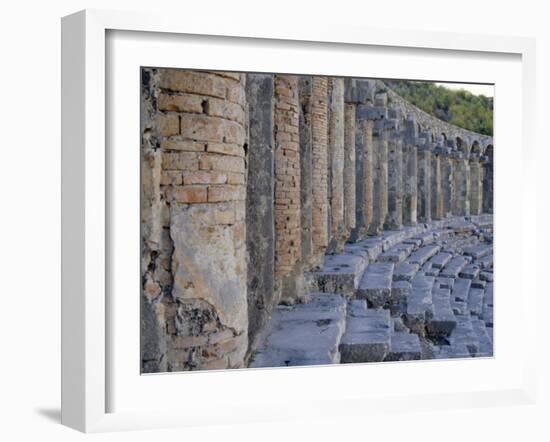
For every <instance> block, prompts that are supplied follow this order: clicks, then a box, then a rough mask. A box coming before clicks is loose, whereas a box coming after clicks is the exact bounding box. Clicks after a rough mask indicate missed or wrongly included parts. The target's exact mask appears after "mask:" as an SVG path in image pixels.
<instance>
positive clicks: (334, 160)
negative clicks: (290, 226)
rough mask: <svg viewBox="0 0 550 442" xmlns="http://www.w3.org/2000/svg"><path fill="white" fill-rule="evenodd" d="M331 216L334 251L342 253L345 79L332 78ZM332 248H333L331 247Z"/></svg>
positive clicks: (343, 239)
mask: <svg viewBox="0 0 550 442" xmlns="http://www.w3.org/2000/svg"><path fill="white" fill-rule="evenodd" d="M329 92H330V113H329V152H330V166H329V167H330V183H331V192H330V214H331V228H330V231H331V234H332V240H333V242H334V250H335V251H342V250H343V246H344V241H345V229H344V156H345V155H344V79H343V78H330V89H329ZM331 248H332V247H331Z"/></svg>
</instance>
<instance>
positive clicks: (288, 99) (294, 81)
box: [274, 75, 302, 302]
mask: <svg viewBox="0 0 550 442" xmlns="http://www.w3.org/2000/svg"><path fill="white" fill-rule="evenodd" d="M274 119H275V127H274V131H275V279H276V283H277V286H278V289H280V290H281V297H282V298H281V299H283V300H285V301H287V302H293V301H294V300H295V299H296V298H298V297H300V296H301V293H300V292H301V284H300V283H301V273H302V272H301V269H300V262H301V251H302V248H301V231H300V226H301V211H300V204H301V203H300V198H301V197H300V135H299V129H298V128H299V98H298V77H297V76H295V75H276V76H275V116H274Z"/></svg>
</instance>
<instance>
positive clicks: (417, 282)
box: [405, 272, 435, 333]
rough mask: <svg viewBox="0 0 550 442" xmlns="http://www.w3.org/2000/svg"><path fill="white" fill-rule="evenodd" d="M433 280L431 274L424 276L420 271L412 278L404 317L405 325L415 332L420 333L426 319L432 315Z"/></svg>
mask: <svg viewBox="0 0 550 442" xmlns="http://www.w3.org/2000/svg"><path fill="white" fill-rule="evenodd" d="M434 282H435V278H434V277H433V276H426V275H425V274H423V273H421V272H419V273H417V274H416V275H415V277H414V278H413V280H412V287H411V293H410V294H409V296H408V298H407V308H406V313H405V318H406V323H407V326H408V327H409V328H410V329H411V330H413V331H415V332H417V333H422V331H423V328H424V325H425V323H426V319H427V318H430V317H431V316H432V315H433V304H432V288H433V285H434Z"/></svg>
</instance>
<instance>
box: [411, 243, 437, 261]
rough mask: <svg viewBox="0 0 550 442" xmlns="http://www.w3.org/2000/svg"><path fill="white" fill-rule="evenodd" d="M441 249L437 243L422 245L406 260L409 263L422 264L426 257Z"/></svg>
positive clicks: (428, 257) (426, 259)
mask: <svg viewBox="0 0 550 442" xmlns="http://www.w3.org/2000/svg"><path fill="white" fill-rule="evenodd" d="M440 249H441V247H440V246H438V245H429V246H424V247H422V248H420V249H418V250H417V251H416V252H414V253H413V254H412V255H411V256H409V258H408V260H407V262H409V263H411V264H418V265H423V264H424V263H425V262H426V261H428V259H430V258H431V257H432V256H434V255H435V254H436V253H437V252H439V250H440Z"/></svg>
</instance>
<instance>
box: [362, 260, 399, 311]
mask: <svg viewBox="0 0 550 442" xmlns="http://www.w3.org/2000/svg"><path fill="white" fill-rule="evenodd" d="M393 268H394V264H393V263H391V262H376V263H373V264H370V265H369V266H368V267H367V269H366V271H365V273H364V274H363V278H362V279H361V282H360V283H359V287H358V289H357V297H358V298H360V299H367V300H368V301H369V302H370V303H371V304H372V306H373V307H381V306H383V305H385V304H386V303H387V302H388V301H389V300H390V296H391V282H392V279H393Z"/></svg>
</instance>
